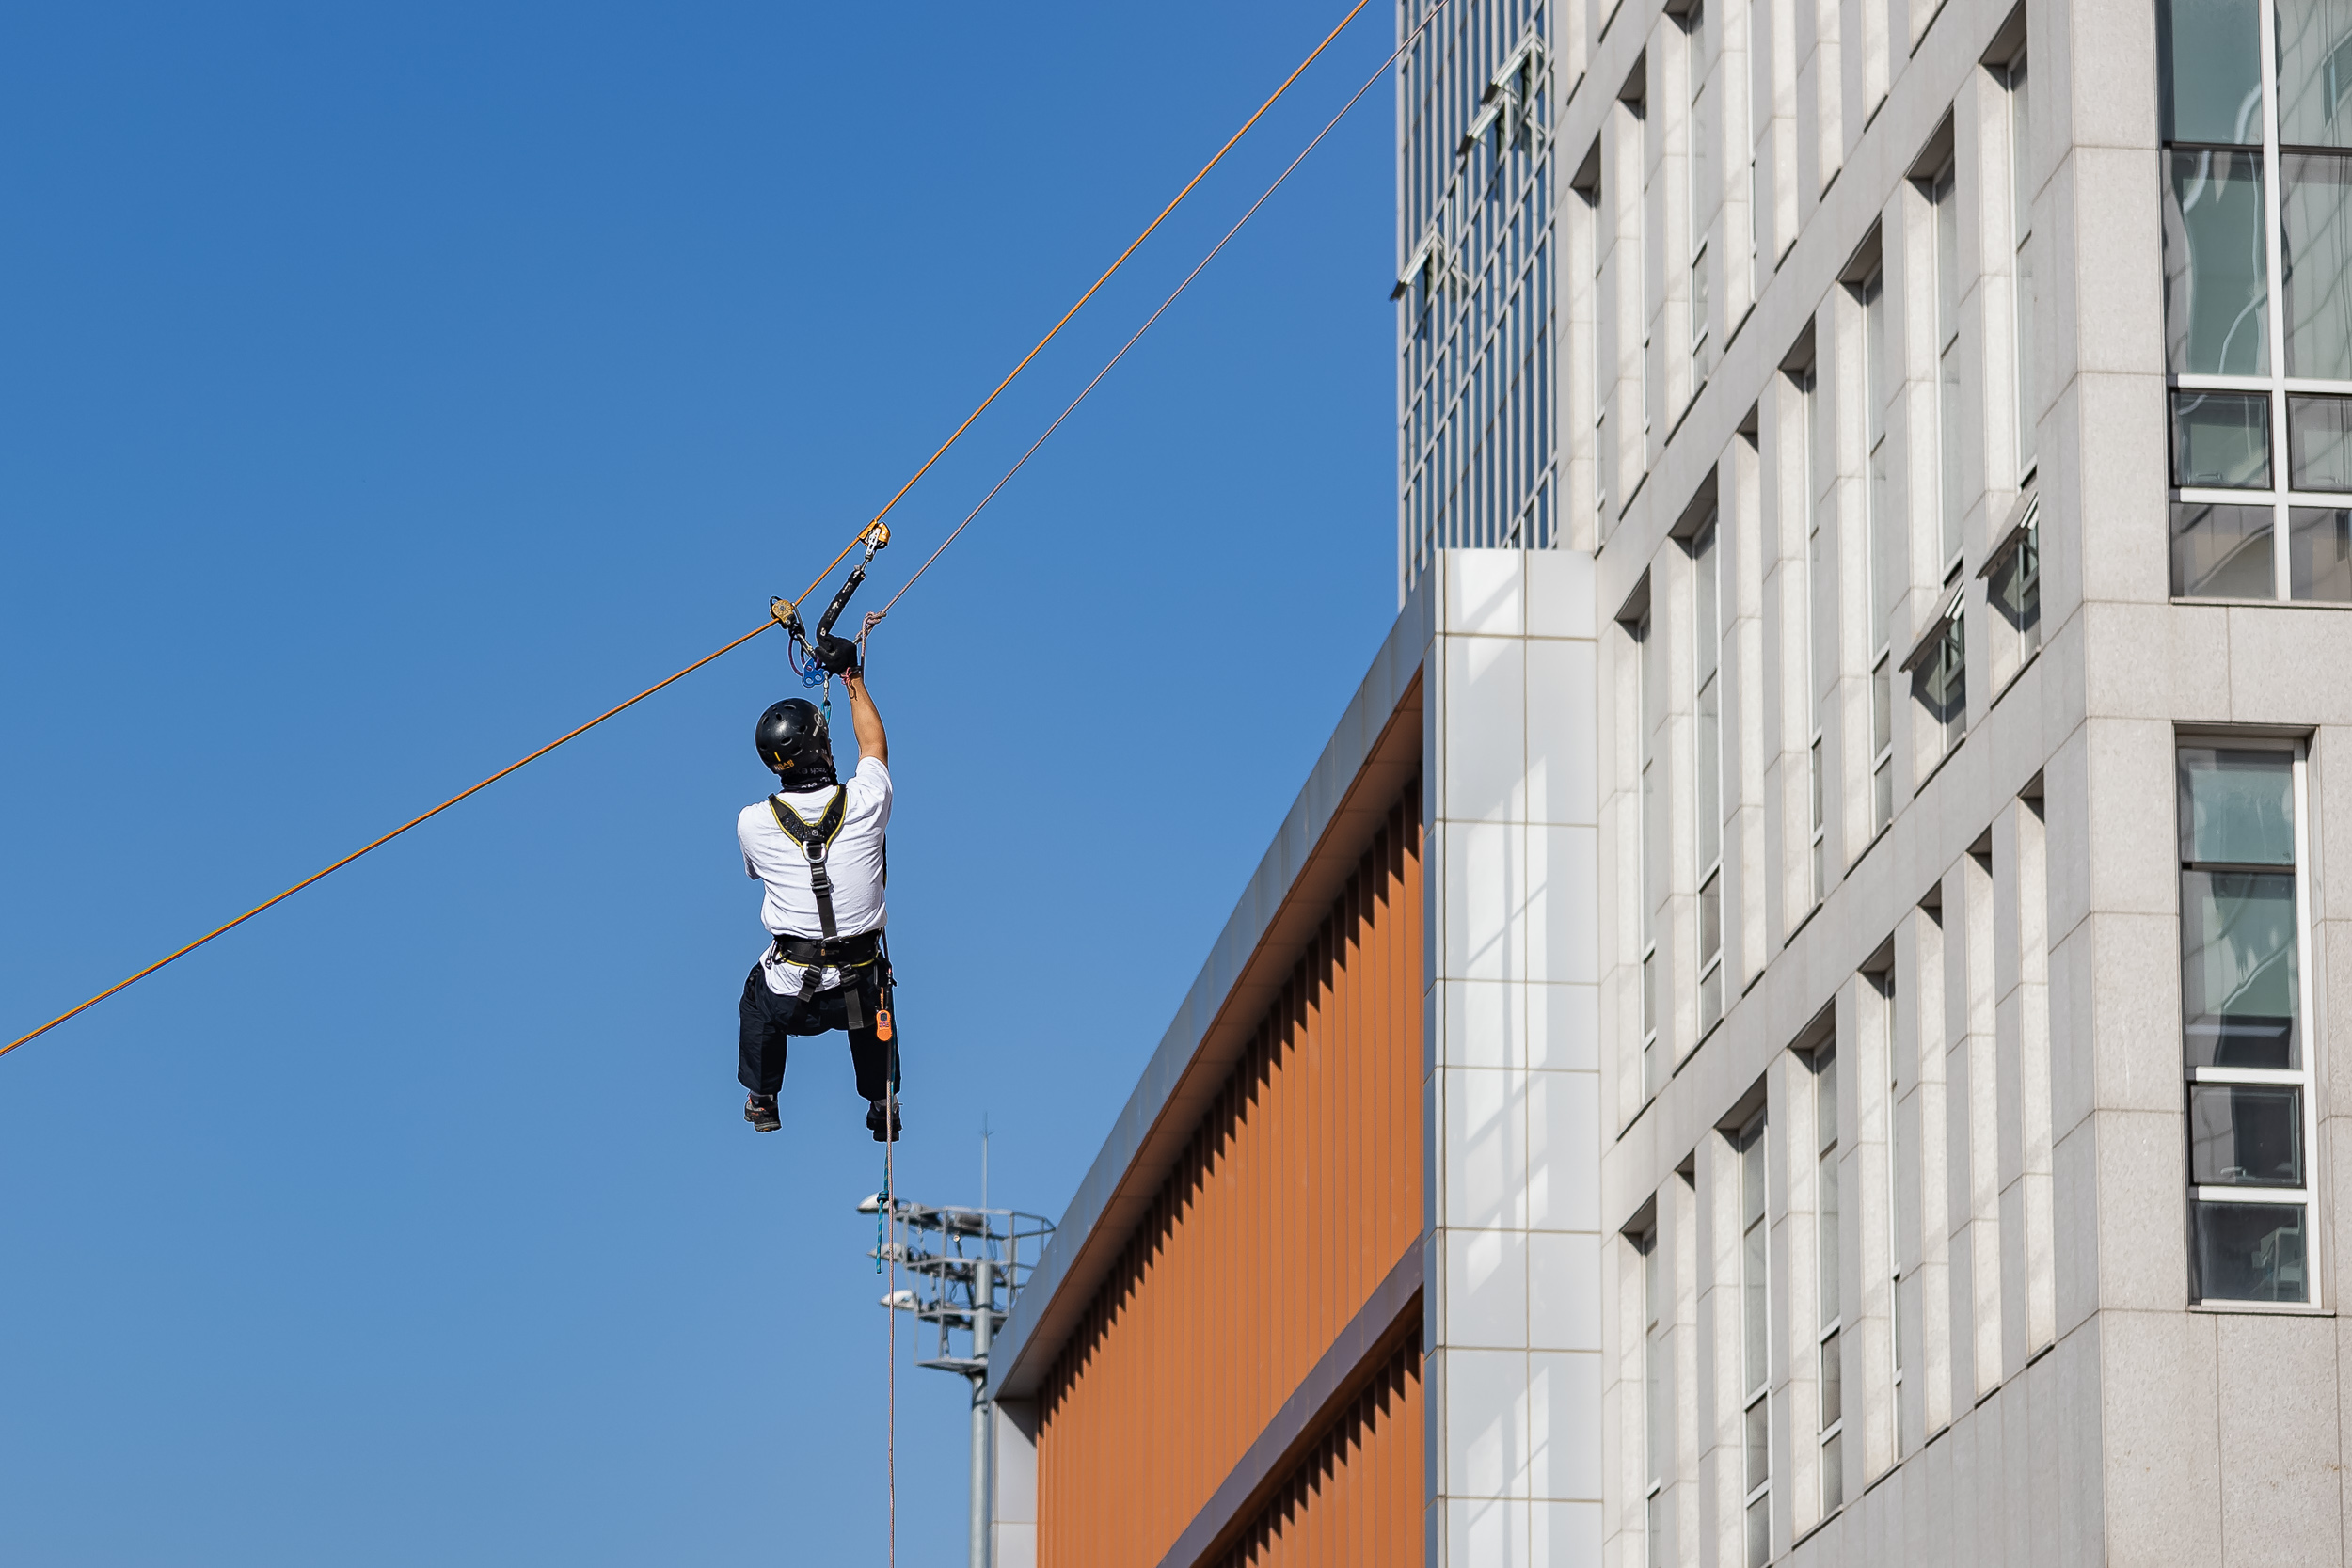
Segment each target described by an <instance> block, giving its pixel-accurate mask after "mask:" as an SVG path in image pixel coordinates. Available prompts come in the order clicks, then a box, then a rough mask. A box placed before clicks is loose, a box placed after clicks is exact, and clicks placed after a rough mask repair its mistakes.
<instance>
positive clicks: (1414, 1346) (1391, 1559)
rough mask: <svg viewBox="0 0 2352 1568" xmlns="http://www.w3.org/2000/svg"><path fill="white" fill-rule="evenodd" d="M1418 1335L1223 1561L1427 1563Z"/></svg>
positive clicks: (1364, 1566)
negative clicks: (1425, 1555) (1425, 1556)
mask: <svg viewBox="0 0 2352 1568" xmlns="http://www.w3.org/2000/svg"><path fill="white" fill-rule="evenodd" d="M1422 1426H1423V1422H1422V1411H1421V1345H1420V1343H1419V1336H1418V1335H1416V1336H1415V1337H1414V1338H1413V1339H1411V1340H1408V1341H1406V1343H1405V1344H1402V1345H1400V1346H1398V1347H1397V1349H1396V1352H1395V1354H1392V1355H1391V1356H1390V1357H1389V1363H1388V1365H1387V1366H1385V1367H1383V1368H1381V1369H1380V1371H1379V1373H1378V1375H1377V1376H1375V1378H1374V1379H1373V1381H1372V1383H1371V1385H1370V1386H1368V1387H1366V1388H1365V1389H1364V1391H1363V1392H1362V1393H1361V1394H1359V1395H1358V1396H1357V1397H1356V1400H1355V1402H1353V1403H1352V1404H1351V1405H1349V1406H1348V1408H1347V1410H1346V1411H1345V1412H1344V1413H1343V1415H1342V1416H1341V1417H1340V1418H1339V1420H1338V1421H1337V1422H1335V1423H1334V1424H1333V1425H1332V1427H1331V1429H1330V1430H1329V1431H1328V1432H1327V1433H1325V1434H1324V1436H1323V1439H1322V1441H1321V1442H1319V1443H1317V1444H1316V1445H1315V1446H1314V1448H1313V1449H1312V1450H1311V1451H1310V1452H1309V1453H1308V1454H1307V1455H1306V1457H1305V1458H1304V1460H1303V1461H1302V1462H1301V1463H1300V1464H1299V1465H1298V1467H1297V1468H1296V1469H1295V1470H1293V1471H1292V1472H1291V1474H1290V1477H1289V1479H1288V1480H1286V1481H1284V1482H1283V1483H1282V1487H1281V1490H1280V1491H1279V1492H1277V1493H1276V1494H1275V1495H1274V1497H1272V1498H1271V1499H1269V1500H1268V1502H1267V1503H1266V1505H1265V1507H1264V1508H1263V1510H1262V1511H1261V1512H1260V1513H1259V1514H1258V1516H1257V1518H1255V1519H1254V1520H1252V1521H1251V1522H1250V1525H1249V1528H1248V1530H1247V1531H1246V1532H1245V1533H1244V1534H1243V1535H1242V1537H1241V1539H1240V1540H1239V1541H1237V1542H1236V1543H1235V1544H1233V1546H1232V1549H1231V1550H1229V1551H1227V1552H1226V1553H1225V1554H1224V1555H1223V1556H1222V1557H1220V1558H1219V1559H1218V1560H1217V1568H1327V1565H1328V1568H1408V1565H1409V1568H1421V1563H1422Z"/></svg>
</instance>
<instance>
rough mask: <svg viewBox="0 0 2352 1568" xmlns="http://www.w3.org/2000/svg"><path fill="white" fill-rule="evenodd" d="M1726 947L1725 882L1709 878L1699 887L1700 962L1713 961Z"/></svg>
mask: <svg viewBox="0 0 2352 1568" xmlns="http://www.w3.org/2000/svg"><path fill="white" fill-rule="evenodd" d="M1723 947H1724V881H1723V878H1722V877H1721V876H1720V875H1718V876H1713V877H1709V878H1708V879H1707V880H1706V881H1705V882H1704V883H1702V884H1700V887H1699V962H1701V963H1707V962H1709V961H1711V960H1712V959H1713V958H1714V957H1715V955H1716V954H1718V953H1720V952H1722V951H1723Z"/></svg>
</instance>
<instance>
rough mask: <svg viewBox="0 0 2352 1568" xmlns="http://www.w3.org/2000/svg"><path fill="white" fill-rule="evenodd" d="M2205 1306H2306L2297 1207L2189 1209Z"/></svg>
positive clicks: (2300, 1212)
mask: <svg viewBox="0 0 2352 1568" xmlns="http://www.w3.org/2000/svg"><path fill="white" fill-rule="evenodd" d="M2189 1208H2190V1210H2191V1212H2192V1224H2193V1226H2194V1227H2195V1230H2196V1250H2197V1293H2198V1295H2199V1297H2200V1298H2201V1299H2202V1300H2205V1301H2309V1300H2310V1299H2311V1288H2310V1285H2309V1283H2308V1282H2307V1281H2306V1279H2305V1277H2304V1268H2303V1206H2302V1205H2301V1204H2299V1203H2192V1204H2190V1205H2189Z"/></svg>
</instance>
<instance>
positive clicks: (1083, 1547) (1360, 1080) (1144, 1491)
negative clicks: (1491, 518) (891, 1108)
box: [1038, 785, 1422, 1568]
mask: <svg viewBox="0 0 2352 1568" xmlns="http://www.w3.org/2000/svg"><path fill="white" fill-rule="evenodd" d="M1421 863H1422V857H1421V823H1420V820H1419V792H1418V786H1417V785H1416V786H1414V787H1412V788H1408V789H1407V790H1406V793H1405V797H1404V799H1402V800H1399V801H1398V802H1397V804H1396V806H1395V807H1394V808H1393V809H1392V811H1391V814H1390V818H1389V821H1388V823H1387V825H1386V826H1385V827H1384V828H1383V829H1382V830H1381V831H1380V832H1378V833H1377V834H1376V835H1375V838H1374V840H1373V842H1372V844H1371V846H1370V847H1368V848H1367V849H1366V850H1365V852H1364V854H1363V856H1362V858H1361V859H1360V861H1359V863H1358V865H1357V867H1356V872H1355V875H1354V876H1353V877H1352V878H1351V879H1349V881H1348V883H1347V885H1346V887H1345V889H1344V890H1343V892H1342V893H1341V895H1339V897H1338V898H1337V899H1336V900H1334V902H1333V904H1332V906H1331V909H1330V911H1329V913H1328V915H1327V917H1326V919H1325V920H1324V922H1323V924H1322V926H1321V927H1320V928H1319V929H1318V930H1317V931H1316V932H1315V933H1314V935H1313V936H1312V937H1311V939H1310V940H1309V942H1308V943H1307V946H1306V950H1305V951H1304V952H1303V953H1302V954H1301V955H1300V956H1299V958H1298V959H1297V962H1296V964H1295V967H1294V969H1293V970H1292V973H1291V977H1290V980H1289V983H1288V984H1287V985H1286V986H1285V987H1284V989H1283V990H1282V993H1281V995H1280V996H1279V998H1278V1000H1277V1001H1276V1003H1275V1005H1274V1006H1272V1007H1271V1008H1269V1009H1268V1012H1267V1014H1266V1016H1265V1017H1264V1019H1263V1020H1262V1021H1261V1022H1260V1024H1259V1026H1258V1029H1257V1032H1256V1037H1255V1038H1254V1039H1253V1040H1252V1041H1251V1043H1250V1046H1249V1048H1248V1051H1247V1052H1245V1053H1243V1055H1242V1057H1241V1059H1240V1060H1239V1061H1238V1062H1237V1063H1236V1064H1235V1066H1234V1069H1233V1071H1232V1075H1231V1076H1230V1077H1229V1078H1228V1079H1227V1081H1226V1083H1225V1085H1224V1087H1223V1088H1222V1089H1221V1090H1220V1092H1219V1093H1218V1095H1217V1097H1216V1101H1215V1102H1214V1104H1213V1105H1212V1106H1211V1108H1210V1110H1209V1112H1208V1114H1207V1115H1206V1116H1204V1117H1202V1118H1201V1121H1200V1126H1199V1127H1198V1129H1197V1130H1196V1131H1195V1132H1194V1134H1193V1136H1192V1139H1191V1141H1190V1143H1189V1144H1188V1146H1187V1147H1186V1148H1185V1149H1184V1154H1183V1157H1182V1158H1180V1159H1179V1160H1178V1161H1177V1163H1176V1164H1175V1166H1174V1168H1173V1169H1172V1170H1171V1171H1170V1172H1169V1175H1168V1179H1167V1180H1166V1181H1165V1182H1164V1183H1163V1184H1162V1186H1161V1188H1160V1190H1159V1192H1158V1194H1157V1196H1155V1198H1154V1199H1153V1204H1152V1212H1151V1213H1150V1215H1149V1216H1148V1217H1147V1218H1146V1220H1145V1221H1144V1223H1143V1224H1141V1225H1140V1226H1139V1227H1137V1228H1136V1232H1135V1234H1134V1236H1133V1238H1132V1239H1131V1240H1130V1241H1129V1243H1128V1244H1127V1246H1126V1249H1125V1251H1124V1252H1123V1253H1122V1254H1121V1256H1120V1259H1119V1260H1118V1263H1117V1265H1116V1266H1115V1267H1114V1268H1113V1269H1112V1270H1111V1272H1110V1274H1109V1275H1108V1276H1107V1277H1106V1278H1105V1279H1104V1282H1103V1284H1102V1286H1101V1287H1100V1288H1099V1289H1098V1291H1096V1293H1095V1296H1094V1298H1093V1300H1092V1302H1091V1303H1090V1304H1089V1307H1088V1309H1087V1312H1086V1315H1085V1317H1084V1319H1083V1321H1082V1322H1081V1323H1080V1324H1079V1326H1078V1328H1077V1330H1076V1331H1075V1332H1074V1333H1073V1335H1072V1336H1071V1338H1070V1339H1069V1340H1068V1342H1067V1343H1066V1345H1065V1346H1064V1348H1063V1350H1062V1352H1061V1354H1060V1356H1059V1357H1058V1358H1057V1361H1056V1363H1055V1365H1054V1368H1053V1370H1052V1372H1051V1374H1050V1375H1049V1376H1048V1377H1047V1378H1046V1380H1045V1384H1044V1387H1043V1389H1042V1391H1041V1400H1040V1406H1039V1427H1038V1466H1039V1471H1038V1492H1039V1496H1038V1505H1039V1514H1038V1561H1039V1564H1040V1568H1158V1564H1159V1562H1160V1560H1161V1558H1162V1556H1163V1555H1164V1554H1165V1553H1166V1552H1167V1551H1168V1547H1169V1546H1170V1544H1172V1543H1174V1542H1175V1540H1176V1539H1177V1537H1178V1536H1179V1535H1180V1534H1181V1533H1182V1532H1183V1531H1184V1528H1185V1527H1186V1526H1187V1525H1188V1524H1190V1523H1191V1522H1192V1520H1193V1517H1194V1515H1195V1514H1196V1513H1199V1512H1200V1509H1201V1507H1202V1506H1203V1504H1205V1503H1206V1502H1207V1501H1208V1500H1209V1498H1210V1497H1211V1495H1212V1494H1213V1493H1214V1492H1215V1491H1216V1488H1217V1485H1218V1483H1219V1482H1220V1481H1223V1480H1224V1479H1225V1477H1226V1475H1227V1474H1228V1472H1229V1471H1231V1470H1232V1468H1233V1467H1234V1465H1235V1464H1236V1462H1237V1461H1239V1460H1240V1459H1241V1458H1242V1457H1243V1455H1244V1454H1245V1453H1246V1452H1247V1451H1248V1449H1249V1447H1250V1444H1251V1442H1252V1441H1253V1440H1254V1439H1255V1438H1256V1437H1257V1436H1258V1434H1259V1433H1260V1432H1261V1431H1262V1430H1263V1428H1264V1427H1265V1425H1266V1424H1267V1422H1268V1421H1269V1420H1270V1419H1271V1418H1272V1417H1273V1416H1274V1415H1275V1413H1276V1412H1277V1411H1278V1410H1279V1409H1280V1407H1281V1405H1282V1403H1283V1402H1284V1401H1285V1400H1286V1399H1288V1398H1289V1397H1290V1395H1291V1394H1292V1392H1293V1391H1294V1390H1295V1389H1296V1388H1297V1387H1298V1386H1299V1384H1300V1381H1301V1380H1302V1379H1303V1378H1304V1377H1305V1376H1306V1375H1307V1373H1308V1372H1309V1371H1310V1370H1311V1369H1312V1368H1313V1367H1314V1366H1315V1364H1316V1362H1317V1359H1318V1358H1319V1357H1320V1356H1321V1355H1322V1354H1324V1352H1325V1351H1326V1350H1327V1348H1328V1347H1330V1345H1331V1344H1332V1342H1333V1340H1334V1338H1336V1337H1337V1336H1338V1334H1339V1332H1340V1330H1341V1329H1342V1328H1343V1327H1344V1326H1345V1325H1346V1324H1347V1323H1349V1321H1350V1320H1351V1319H1352V1318H1353V1317H1354V1316H1355V1314H1356V1313H1357V1311H1358V1310H1359V1308H1360V1307H1363V1306H1364V1304H1365V1303H1366V1301H1367V1300H1368V1299H1369V1297H1370V1295H1371V1294H1372V1292H1373V1290H1374V1288H1375V1286H1377V1285H1378V1284H1379V1283H1380V1281H1381V1280H1382V1278H1383V1277H1384V1276H1385V1275H1387V1274H1388V1272H1389V1270H1390V1269H1391V1266H1393V1265H1394V1264H1395V1263H1396V1261H1397V1259H1399V1258H1400V1257H1401V1256H1402V1255H1403V1254H1404V1252H1405V1250H1406V1248H1407V1247H1409V1246H1413V1245H1416V1244H1418V1238H1419V1236H1420V1231H1421V1209H1422V1172H1421V1162H1422V1148H1421V1141H1422V1105H1421V1077H1422V976H1421V958H1422V887H1421ZM1417 1375H1418V1374H1417V1373H1416V1376H1417ZM1416 1386H1418V1385H1417V1384H1416ZM1399 1397H1401V1396H1399ZM1381 1419H1383V1420H1385V1419H1387V1418H1386V1417H1382V1418H1381ZM1407 1424H1410V1425H1411V1426H1412V1434H1411V1437H1410V1442H1411V1445H1412V1449H1413V1452H1412V1465H1410V1466H1407V1467H1406V1470H1407V1471H1409V1479H1407V1480H1406V1481H1400V1482H1399V1485H1400V1486H1401V1487H1402V1488H1403V1491H1404V1494H1405V1496H1406V1504H1408V1505H1409V1507H1410V1509H1411V1511H1412V1512H1413V1513H1416V1514H1417V1513H1418V1512H1419V1509H1420V1505H1421V1495H1422V1481H1421V1478H1420V1472H1419V1468H1418V1466H1419V1464H1420V1435H1419V1425H1418V1422H1417V1420H1416V1421H1415V1422H1413V1423H1407ZM1402 1432H1403V1428H1402V1426H1400V1427H1399V1433H1400V1435H1399V1436H1398V1437H1397V1439H1396V1440H1397V1441H1400V1442H1401V1441H1405V1440H1406V1439H1405V1438H1404V1437H1403V1436H1402V1435H1401V1433H1402ZM1383 1441H1386V1439H1385V1438H1384V1439H1383ZM1360 1447H1361V1445H1359V1448H1360ZM1346 1451H1347V1452H1348V1453H1351V1454H1352V1453H1355V1452H1357V1451H1358V1449H1348V1450H1346ZM1366 1451H1369V1450H1366ZM1383 1451H1386V1450H1383ZM1398 1473H1399V1474H1400V1475H1403V1474H1406V1471H1400V1472H1398ZM1415 1529H1416V1533H1415V1535H1414V1539H1415V1540H1418V1539H1419V1536H1418V1533H1417V1531H1418V1527H1417V1526H1416V1527H1415Z"/></svg>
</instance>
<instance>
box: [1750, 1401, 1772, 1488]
mask: <svg viewBox="0 0 2352 1568" xmlns="http://www.w3.org/2000/svg"><path fill="white" fill-rule="evenodd" d="M1771 1418H1772V1411H1771V1402H1770V1401H1767V1400H1758V1401H1756V1402H1755V1403H1754V1404H1752V1405H1750V1406H1748V1415H1747V1421H1746V1426H1747V1439H1748V1441H1747V1449H1748V1485H1747V1489H1748V1490H1749V1491H1751V1492H1753V1491H1755V1490H1756V1488H1757V1487H1759V1486H1761V1485H1763V1484H1764V1483H1765V1482H1766V1481H1770V1480H1771V1479H1772V1424H1771Z"/></svg>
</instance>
